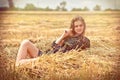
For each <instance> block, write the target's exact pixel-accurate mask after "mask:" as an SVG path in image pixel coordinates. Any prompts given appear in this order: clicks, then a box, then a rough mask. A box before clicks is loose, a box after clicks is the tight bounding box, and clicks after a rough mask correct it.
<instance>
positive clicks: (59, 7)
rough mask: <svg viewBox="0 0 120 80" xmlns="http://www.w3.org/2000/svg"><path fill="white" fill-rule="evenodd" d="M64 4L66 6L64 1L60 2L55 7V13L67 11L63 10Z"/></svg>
mask: <svg viewBox="0 0 120 80" xmlns="http://www.w3.org/2000/svg"><path fill="white" fill-rule="evenodd" d="M66 4H67V3H66V1H63V2H61V3H60V4H59V5H58V6H57V7H56V9H55V10H57V11H67V9H66V8H65V6H66Z"/></svg>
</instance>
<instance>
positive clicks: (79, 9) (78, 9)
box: [71, 8, 82, 11]
mask: <svg viewBox="0 0 120 80" xmlns="http://www.w3.org/2000/svg"><path fill="white" fill-rule="evenodd" d="M71 11H82V9H81V8H73V9H72V10H71Z"/></svg>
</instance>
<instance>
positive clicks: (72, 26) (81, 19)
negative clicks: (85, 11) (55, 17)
mask: <svg viewBox="0 0 120 80" xmlns="http://www.w3.org/2000/svg"><path fill="white" fill-rule="evenodd" d="M78 20H80V21H81V22H82V23H83V25H84V29H83V32H82V33H81V36H84V34H85V29H86V24H85V21H84V19H83V18H82V17H81V16H76V17H74V18H73V19H72V21H71V25H70V29H72V33H73V34H75V33H76V32H75V25H74V22H75V21H78Z"/></svg>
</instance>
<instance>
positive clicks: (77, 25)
mask: <svg viewBox="0 0 120 80" xmlns="http://www.w3.org/2000/svg"><path fill="white" fill-rule="evenodd" d="M84 27H85V26H84V24H83V22H82V21H80V20H77V21H75V22H74V30H75V33H76V34H77V35H81V34H82V32H83V31H84Z"/></svg>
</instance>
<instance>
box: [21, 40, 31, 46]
mask: <svg viewBox="0 0 120 80" xmlns="http://www.w3.org/2000/svg"><path fill="white" fill-rule="evenodd" d="M29 44H30V41H29V40H27V39H26V40H23V41H22V42H21V46H28V45H29Z"/></svg>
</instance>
